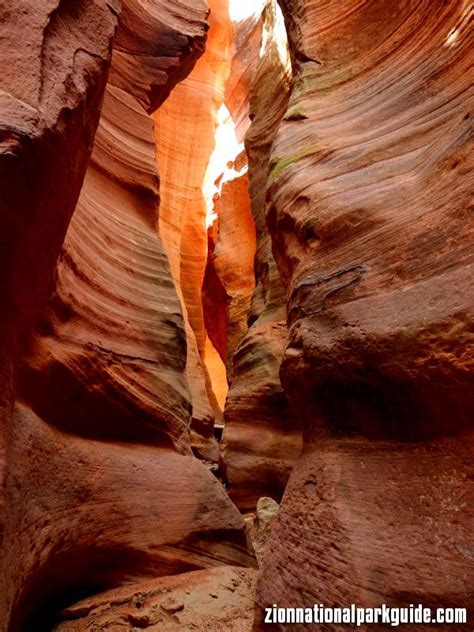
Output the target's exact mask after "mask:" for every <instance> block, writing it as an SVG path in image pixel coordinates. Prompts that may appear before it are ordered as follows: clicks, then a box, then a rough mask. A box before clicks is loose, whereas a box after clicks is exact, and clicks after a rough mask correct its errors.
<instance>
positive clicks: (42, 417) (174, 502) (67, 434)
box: [4, 0, 252, 631]
mask: <svg viewBox="0 0 474 632" xmlns="http://www.w3.org/2000/svg"><path fill="white" fill-rule="evenodd" d="M94 4H95V3H94ZM65 5H66V6H68V7H69V4H68V3H65ZM146 7H147V8H145V5H144V4H143V3H141V2H136V1H135V0H129V1H128V2H124V3H123V7H122V17H121V23H120V27H119V30H118V32H117V36H116V40H115V48H114V54H113V60H112V69H111V73H110V80H109V84H108V86H107V90H106V96H105V100H104V107H103V112H102V118H101V121H100V125H99V129H98V132H97V136H96V142H95V146H94V151H93V155H92V158H91V161H90V165H89V168H88V171H87V175H86V178H85V182H84V187H83V189H82V193H81V196H80V199H79V202H78V205H77V208H76V212H75V214H74V217H73V220H72V222H71V225H70V228H69V230H68V233H67V237H66V240H65V243H64V247H63V251H62V254H61V258H60V262H59V265H58V270H57V283H56V290H55V293H54V295H53V297H52V299H51V301H50V304H49V306H48V309H47V310H46V312H44V313H43V316H42V319H41V323H40V327H39V330H38V332H37V334H36V335H35V337H34V340H33V341H32V343H31V349H30V353H29V355H28V358H27V360H26V361H25V362H24V364H23V366H22V368H21V371H20V384H19V390H20V394H19V395H20V399H21V402H22V403H21V404H18V405H17V407H16V411H15V416H14V420H13V427H14V433H13V436H12V439H11V442H10V445H9V454H8V466H9V478H8V480H7V487H6V504H7V507H8V512H7V515H6V527H5V538H4V553H5V555H4V560H5V562H4V563H5V578H6V580H5V581H6V591H5V598H6V601H7V605H8V609H9V610H10V612H11V621H10V623H9V624H6V627H7V628H8V629H9V630H13V631H15V630H19V629H23V628H25V629H26V628H28V626H30V627H31V625H33V623H32V622H33V621H34V622H35V625H36V622H38V621H39V622H42V619H43V615H44V616H46V613H47V614H48V615H51V616H52V615H54V613H55V612H57V610H58V608H60V607H61V606H62V605H63V603H64V602H68V601H70V602H71V601H72V602H74V601H77V599H78V598H80V597H81V596H82V595H84V594H87V593H90V592H93V593H97V592H100V591H102V590H104V589H107V588H110V587H115V586H120V585H124V584H129V583H133V582H135V581H140V580H142V579H144V578H148V577H156V576H157V575H166V574H174V573H180V572H183V571H190V570H195V569H200V568H207V567H209V566H213V565H218V564H222V563H229V564H236V565H248V564H250V565H251V564H252V559H251V557H249V554H248V553H247V549H246V539H245V533H244V523H243V520H242V518H241V517H240V515H239V513H238V511H237V510H236V509H235V507H233V505H232V504H231V503H230V501H229V500H228V498H227V496H226V494H225V492H224V491H223V489H222V487H221V486H220V485H219V483H218V482H217V481H216V480H215V479H214V477H213V476H212V475H211V474H210V472H209V471H208V470H207V468H205V467H204V466H203V465H202V464H200V463H199V462H198V461H196V460H194V459H193V458H192V457H191V456H182V455H186V454H188V455H190V454H191V446H190V440H189V427H190V420H191V415H190V412H191V406H190V404H191V402H190V395H189V391H188V387H187V382H186V377H185V363H186V339H185V329H184V324H183V317H182V314H181V308H180V303H179V299H178V296H177V294H176V292H175V289H174V284H173V279H172V275H171V273H170V269H169V264H168V260H167V257H166V255H165V252H164V250H163V247H162V244H161V241H160V239H159V237H158V230H157V223H158V218H157V207H158V186H159V181H158V175H157V169H156V161H155V152H156V148H155V137H154V129H153V121H152V119H151V117H150V116H149V114H148V112H150V111H152V110H153V109H154V108H155V107H156V106H157V105H158V104H159V103H160V102H161V101H163V99H164V98H165V97H166V95H167V94H168V93H169V90H170V89H171V87H172V86H173V85H174V83H175V82H176V81H177V80H179V79H180V78H182V74H183V73H185V72H187V71H188V70H189V69H190V68H191V67H192V65H193V64H194V62H195V61H196V58H197V56H198V55H199V53H200V52H201V51H202V49H203V42H204V39H205V32H206V29H207V24H206V21H205V18H206V15H207V7H206V6H205V4H204V3H201V2H189V3H185V4H181V5H180V10H179V11H178V12H177V11H176V7H175V6H174V4H172V3H168V2H161V3H159V4H158V5H156V6H153V7H151V5H146ZM103 11H105V9H103ZM107 11H108V10H107ZM108 13H110V12H108ZM100 15H101V14H99V16H100ZM80 17H81V13H80V12H79V13H78V12H77V11H76V9H74V10H72V9H71V15H70V19H71V21H70V23H68V24H65V25H64V28H66V29H67V30H68V32H69V31H70V30H71V29H72V30H74V29H75V28H76V24H77V20H79V19H80ZM112 17H113V18H114V19H113V20H112V19H111V18H112ZM61 19H62V18H61ZM97 20H98V18H97V19H96V21H97ZM109 20H110V25H111V26H110V29H109V30H110V31H112V30H113V23H114V20H115V16H110V15H109ZM60 23H61V24H62V22H61V21H60ZM79 24H81V23H80V22H79ZM85 24H86V25H87V33H89V32H90V31H91V29H92V30H93V28H92V27H93V25H94V21H93V20H91V17H90V15H89V19H88V21H86V22H85ZM66 41H69V35H68V37H67V38H66ZM107 43H108V40H106V41H105V42H104V55H106V52H107V47H106V46H105V44H107ZM56 53H57V50H56V48H55V47H53V51H52V52H51V55H54V54H56ZM94 59H95V57H94ZM88 69H89V67H88ZM89 70H90V69H89ZM80 76H81V75H80ZM48 94H49V89H48ZM62 98H63V99H65V100H66V96H63V97H62ZM65 102H66V103H68V102H67V100H66V101H65ZM81 129H82V128H78V130H79V131H77V132H76V133H77V134H79V133H80V131H81ZM86 131H87V130H86ZM86 138H87V136H86ZM89 140H90V139H89ZM69 150H70V151H72V152H73V153H74V152H75V151H76V146H75V145H74V143H71V145H70V146H69ZM59 158H62V159H63V160H66V165H67V166H69V163H68V159H67V157H64V156H63V155H62V154H58V156H55V160H59ZM54 164H55V163H54ZM61 168H62V167H61ZM59 176H60V178H61V179H60V183H61V184H63V182H62V180H63V179H64V177H63V175H62V173H61V172H59ZM71 177H72V174H71ZM76 177H78V175H77V174H76ZM66 183H68V181H67V180H66ZM79 186H80V182H79V181H77V182H76V181H74V187H75V188H76V190H77V191H78V190H79ZM58 190H59V189H58ZM60 192H61V191H60V190H59V193H60ZM46 193H48V195H46ZM46 193H45V195H44V200H45V202H46V201H48V200H50V199H51V196H52V195H53V193H54V190H53V191H48V192H46ZM68 199H69V198H68ZM71 210H72V208H71ZM39 234H40V236H41V231H40V232H39ZM45 243H48V244H49V242H48V240H47V239H46V240H45ZM58 245H59V244H58ZM180 453H181V454H180ZM20 489H21V490H22V492H21V496H20V497H19V496H18V494H19V491H18V490H20ZM71 569H74V571H73V572H71ZM45 621H46V619H45ZM8 625H9V626H10V627H8ZM28 629H29V628H28Z"/></svg>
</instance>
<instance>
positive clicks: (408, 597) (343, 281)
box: [257, 0, 474, 629]
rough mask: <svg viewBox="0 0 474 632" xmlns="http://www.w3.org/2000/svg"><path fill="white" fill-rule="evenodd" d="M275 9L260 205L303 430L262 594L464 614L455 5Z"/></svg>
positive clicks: (468, 380) (463, 154)
mask: <svg viewBox="0 0 474 632" xmlns="http://www.w3.org/2000/svg"><path fill="white" fill-rule="evenodd" d="M282 6H283V9H284V13H285V18H286V24H287V27H288V34H289V40H290V50H291V55H292V63H293V72H294V79H293V81H294V85H293V89H292V93H291V97H290V100H289V105H288V109H287V112H286V114H285V116H284V119H283V121H282V123H281V125H280V127H279V130H278V134H277V136H276V140H275V143H274V145H273V148H272V158H271V172H270V176H269V186H268V191H267V208H266V212H267V223H268V226H269V230H270V233H271V236H272V241H273V253H274V255H275V259H276V262H277V264H278V267H279V271H280V274H281V278H282V280H283V283H284V285H285V287H286V289H287V292H288V324H289V336H288V344H287V347H286V351H285V355H284V360H283V363H282V367H281V378H282V383H283V387H284V389H285V392H286V394H287V395H288V397H289V399H290V402H291V405H292V410H293V411H294V412H295V414H298V415H299V416H301V418H302V419H303V420H304V422H305V426H306V427H307V430H306V432H305V442H304V452H303V457H302V458H301V459H300V460H299V461H298V462H297V464H296V465H295V469H294V470H293V474H292V477H291V479H290V483H289V486H288V488H287V490H286V492H285V497H284V501H283V505H282V509H281V512H280V515H279V519H278V521H277V525H276V527H275V529H274V531H273V534H272V539H271V542H270V544H269V547H268V550H267V551H268V554H267V556H266V557H265V560H264V562H263V568H262V572H261V576H260V580H259V586H258V590H257V601H258V603H259V604H260V605H261V606H263V605H264V604H268V603H275V602H277V603H279V604H285V605H289V604H291V605H305V604H307V603H308V602H309V603H313V602H314V601H316V602H319V601H321V600H322V601H326V602H327V603H331V604H341V605H343V604H347V603H356V602H363V603H364V604H372V605H375V604H377V603H392V604H398V605H408V604H410V603H426V604H430V605H433V606H435V605H446V604H454V605H455V604H457V605H464V606H472V605H473V603H472V593H471V589H472V579H473V577H472V562H471V561H470V558H469V553H468V551H469V550H470V547H471V545H472V536H471V534H470V528H469V526H468V525H470V524H471V523H472V512H471V509H470V507H472V503H471V502H470V501H468V498H472V487H470V483H469V481H470V480H471V481H472V470H471V469H470V467H471V466H470V465H469V462H470V460H471V459H472V405H473V399H472V398H473V393H474V389H473V383H472V376H473V373H472V358H473V355H472V334H471V330H470V327H471V325H470V323H471V322H472V305H473V293H472V272H471V270H472V263H473V261H472V245H471V244H472V219H471V218H470V216H469V206H470V200H472V177H469V175H468V174H469V173H472V141H471V138H470V133H471V131H472V128H471V122H470V115H469V112H468V108H467V91H468V89H469V79H468V76H469V72H468V67H469V63H470V62H472V55H471V47H470V42H469V37H468V14H469V8H468V6H467V4H466V3H465V2H450V3H444V2H430V3H428V2H422V3H415V2H385V1H377V2H370V3H355V2H354V3H352V2H348V3H325V2H319V1H314V2H309V3H308V2H300V1H299V0H295V1H290V0H288V1H285V2H282ZM262 98H264V97H262ZM281 627H282V629H286V628H285V626H281ZM448 627H449V626H446V629H448ZM292 629H298V627H297V626H296V627H294V626H293V627H292ZM301 629H303V627H302V626H301ZM327 629H337V626H333V627H331V626H328V628H327Z"/></svg>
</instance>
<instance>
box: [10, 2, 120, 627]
mask: <svg viewBox="0 0 474 632" xmlns="http://www.w3.org/2000/svg"><path fill="white" fill-rule="evenodd" d="M119 8H120V6H119V3H118V2H112V1H111V2H105V1H102V0H94V1H92V2H85V1H84V2H83V1H78V2H76V3H74V5H72V3H71V2H66V1H64V0H63V1H60V0H57V1H53V2H51V1H48V2H46V1H43V0H38V1H37V2H29V1H27V0H20V1H17V0H15V1H10V0H6V1H5V2H3V3H2V6H1V8H0V40H1V41H2V46H1V50H0V66H1V68H2V85H1V92H0V296H1V299H0V305H1V308H0V428H1V430H0V468H1V471H0V483H1V487H0V489H1V490H2V493H1V500H0V540H1V542H0V544H1V545H2V551H1V554H0V627H1V628H2V629H6V628H7V625H8V624H7V621H8V619H9V611H10V608H11V606H12V600H13V594H14V593H15V590H17V588H18V587H17V585H16V584H15V583H14V582H12V577H11V574H10V570H11V567H9V566H8V563H5V552H7V551H8V550H9V546H10V545H11V538H12V537H16V535H17V534H18V532H19V531H20V530H21V528H22V526H23V525H22V524H15V523H14V521H12V512H13V511H15V507H17V506H18V504H19V498H20V497H21V494H22V493H23V487H24V485H23V483H25V481H24V479H22V481H21V483H22V484H20V479H19V478H18V477H17V476H16V474H15V473H14V469H15V467H16V464H15V456H14V455H13V454H12V450H13V448H12V444H13V443H14V441H15V437H16V436H17V434H18V423H17V422H16V421H15V420H12V418H11V416H12V411H13V405H14V399H15V385H14V375H15V373H16V365H17V363H18V361H19V358H21V354H22V353H23V346H24V343H25V340H26V339H27V337H28V335H29V333H30V330H31V327H32V325H33V322H34V320H35V318H36V316H37V314H38V312H39V310H40V309H41V307H42V306H43V304H44V302H45V300H46V299H47V297H48V293H49V292H50V291H51V289H52V287H53V270H54V265H55V263H56V259H57V257H58V254H59V250H60V247H61V244H62V242H63V240H64V235H65V233H66V230H67V226H68V223H69V220H70V217H71V214H72V212H73V210H74V206H75V204H76V202H77V198H78V196H79V192H80V189H81V186H82V182H83V179H84V174H85V171H86V167H87V162H88V159H89V157H90V153H91V148H92V141H93V138H94V133H95V130H96V127H97V123H98V120H99V113H100V105H101V100H102V96H103V93H104V89H105V84H106V81H107V73H108V68H109V61H110V50H111V44H112V38H113V34H114V31H115V28H116V24H117V14H118V11H119ZM91 25H93V28H92V29H91ZM19 42H22V52H21V54H19V52H18V46H19ZM25 430H26V431H28V428H25ZM25 457H26V453H25V452H24V454H23V458H25ZM6 488H10V489H12V490H13V491H14V493H13V494H12V495H10V496H5V495H4V493H3V490H4V489H6ZM20 490H21V491H20Z"/></svg>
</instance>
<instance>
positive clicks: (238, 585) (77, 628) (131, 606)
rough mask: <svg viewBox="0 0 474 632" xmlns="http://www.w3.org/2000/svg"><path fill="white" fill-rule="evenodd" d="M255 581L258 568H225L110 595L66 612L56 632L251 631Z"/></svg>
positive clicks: (82, 603) (122, 589) (107, 593)
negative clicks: (134, 631) (139, 631)
mask: <svg viewBox="0 0 474 632" xmlns="http://www.w3.org/2000/svg"><path fill="white" fill-rule="evenodd" d="M254 579H255V571H253V570H250V569H242V568H236V567H223V568H216V569H213V570H212V571H195V572H192V573H184V574H182V575H178V576H177V577H167V578H165V579H163V580H161V581H159V582H156V581H149V582H146V583H143V584H139V585H135V586H133V588H132V589H131V588H121V589H116V590H112V591H108V592H106V593H104V594H102V595H100V596H99V597H93V598H91V599H87V600H85V601H82V602H80V603H78V604H76V605H74V606H72V607H70V608H67V609H65V610H64V611H63V612H62V613H61V618H62V619H63V622H61V623H59V624H58V625H57V626H55V627H54V628H53V630H55V631H57V632H59V631H61V632H87V631H91V632H92V631H93V630H104V629H112V630H117V632H118V631H119V630H123V631H127V632H128V630H130V629H146V630H149V631H150V632H176V630H183V631H184V630H206V631H207V632H222V631H223V630H225V631H226V632H249V631H250V630H251V629H252V622H253V599H254V591H255V586H254V583H255V582H254Z"/></svg>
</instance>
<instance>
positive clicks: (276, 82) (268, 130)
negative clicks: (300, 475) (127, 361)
mask: <svg viewBox="0 0 474 632" xmlns="http://www.w3.org/2000/svg"><path fill="white" fill-rule="evenodd" d="M282 29H283V22H282V21H281V20H279V18H278V13H277V10H276V5H275V4H274V3H273V2H269V3H267V7H266V10H265V14H264V26H263V41H262V49H261V55H260V61H259V64H258V67H257V71H256V74H255V77H254V81H253V86H252V91H251V95H250V108H251V115H252V125H251V126H250V128H249V131H248V133H247V138H246V147H247V153H248V159H249V187H250V196H251V203H252V212H253V216H254V220H255V225H256V234H257V252H256V257H255V273H256V277H257V288H256V290H255V292H254V294H253V298H252V305H251V309H250V311H249V316H248V322H249V325H250V327H249V330H248V333H247V334H246V336H245V337H244V339H243V341H242V342H241V343H240V346H239V347H238V349H237V351H236V353H235V355H234V358H233V369H232V371H233V379H232V383H231V386H230V391H229V396H228V398H227V402H226V408H225V431H224V438H223V444H222V453H221V463H222V469H223V471H224V474H225V478H226V481H227V482H228V484H229V493H230V496H231V498H232V499H233V500H234V502H235V503H236V504H237V505H238V506H239V507H241V508H244V509H246V510H252V509H254V508H255V505H256V503H257V501H258V499H259V498H260V497H262V496H272V497H274V498H278V499H280V498H281V495H282V493H283V490H284V488H285V485H286V482H287V480H288V477H289V475H290V472H291V467H292V464H293V461H294V459H295V458H296V456H298V454H299V452H300V450H301V425H300V424H299V422H298V420H297V418H296V417H294V416H293V415H292V413H291V412H290V409H289V406H288V401H287V398H286V395H285V393H284V391H283V388H282V386H281V383H280V376H279V369H280V361H281V357H282V354H283V351H284V347H285V343H286V335H287V328H286V294H285V291H284V288H283V286H282V283H281V279H280V275H279V272H278V269H277V267H276V264H275V261H274V258H273V254H272V247H271V239H270V235H269V233H268V230H267V227H266V222H265V191H266V186H267V179H268V174H269V161H270V152H271V148H272V143H273V140H274V136H275V134H276V132H277V130H278V126H279V124H280V121H281V119H282V117H283V115H284V113H285V111H286V107H287V104H288V97H289V91H290V85H291V73H290V67H289V59H288V50H287V43H286V40H285V37H284V36H285V33H284V29H283V30H282Z"/></svg>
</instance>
